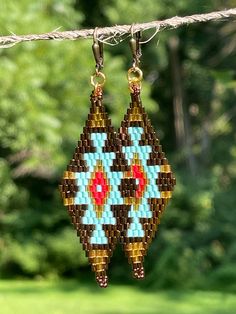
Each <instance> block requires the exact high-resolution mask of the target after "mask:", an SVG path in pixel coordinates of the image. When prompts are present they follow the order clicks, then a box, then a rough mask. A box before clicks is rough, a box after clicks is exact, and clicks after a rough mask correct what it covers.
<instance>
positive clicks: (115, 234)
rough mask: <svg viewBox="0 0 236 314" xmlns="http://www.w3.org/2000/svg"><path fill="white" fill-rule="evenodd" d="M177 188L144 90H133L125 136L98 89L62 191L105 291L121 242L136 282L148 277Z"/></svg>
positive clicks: (123, 128) (126, 117) (124, 122)
mask: <svg viewBox="0 0 236 314" xmlns="http://www.w3.org/2000/svg"><path fill="white" fill-rule="evenodd" d="M175 183H176V182H175V178H174V176H173V173H172V172H171V168H170V165H169V164H168V161H167V159H166V158H165V154H164V153H163V152H162V147H161V145H160V144H159V140H158V139H157V136H156V134H155V131H154V130H153V128H152V126H151V123H150V121H149V119H148V118H147V115H146V113H145V111H144V108H143V107H142V103H141V100H140V89H139V87H138V86H134V88H133V92H132V93H131V103H130V107H129V109H128V111H127V114H126V115H125V117H124V120H123V122H122V124H121V127H120V129H119V132H115V131H114V129H113V127H112V126H111V121H110V119H108V116H107V114H106V112H105V109H104V106H103V102H102V90H101V89H96V90H95V91H94V92H93V93H92V95H91V108H90V113H89V115H88V119H87V121H86V125H85V127H84V130H83V133H82V134H81V136H80V141H79V142H78V146H77V147H76V150H75V153H74V155H73V158H72V159H71V161H70V163H69V165H68V167H67V171H66V172H65V174H64V177H63V180H62V184H61V185H60V191H61V195H62V198H63V200H64V204H65V205H66V206H67V208H68V212H69V215H70V216H71V219H72V223H73V225H74V227H75V229H76V230H77V234H78V236H79V237H80V241H81V243H82V245H83V248H84V250H85V251H86V255H87V257H88V259H89V262H90V264H91V266H92V270H93V271H94V272H95V274H96V280H97V282H98V284H99V285H100V286H101V287H106V286H107V282H108V278H107V273H106V272H107V268H108V264H109V261H110V258H111V256H112V253H113V250H114V248H115V245H116V243H117V240H118V239H119V240H120V242H121V243H122V245H123V249H124V251H125V254H126V256H127V257H128V261H129V263H130V264H131V265H132V268H133V275H134V277H136V278H143V277H144V267H143V261H144V256H145V255H146V253H147V249H148V247H149V245H150V243H151V241H152V239H153V237H154V235H155V232H156V230H157V226H158V224H159V223H160V217H161V214H162V213H163V210H164V208H165V207H166V205H167V203H168V201H169V199H170V197H171V194H172V191H173V188H174V185H175Z"/></svg>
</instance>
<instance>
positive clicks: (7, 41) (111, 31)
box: [0, 8, 236, 48]
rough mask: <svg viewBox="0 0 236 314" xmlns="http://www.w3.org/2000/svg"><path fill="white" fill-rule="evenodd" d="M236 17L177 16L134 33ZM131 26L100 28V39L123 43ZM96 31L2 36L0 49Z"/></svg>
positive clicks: (222, 13)
mask: <svg viewBox="0 0 236 314" xmlns="http://www.w3.org/2000/svg"><path fill="white" fill-rule="evenodd" d="M235 16H236V8H234V9H229V10H223V11H216V12H211V13H207V14H194V15H190V16H184V17H179V16H175V17H172V18H169V19H166V20H162V21H152V22H148V23H141V24H134V25H133V33H136V32H138V31H145V30H149V29H156V32H155V34H157V33H158V32H160V31H162V30H164V29H174V28H178V27H180V26H182V25H189V24H194V23H200V22H208V21H218V20H224V19H228V18H230V17H235ZM130 29H131V25H115V26H112V27H102V28H98V30H97V36H98V39H99V40H100V41H102V42H104V43H108V44H109V41H110V40H113V42H114V44H118V43H119V42H120V41H122V36H124V35H125V34H129V33H130ZM93 34H94V29H82V30H74V31H64V32H58V31H53V32H50V33H44V34H29V35H10V36H0V48H9V47H12V46H14V45H15V44H18V43H21V42H26V41H36V40H76V39H79V38H91V37H93Z"/></svg>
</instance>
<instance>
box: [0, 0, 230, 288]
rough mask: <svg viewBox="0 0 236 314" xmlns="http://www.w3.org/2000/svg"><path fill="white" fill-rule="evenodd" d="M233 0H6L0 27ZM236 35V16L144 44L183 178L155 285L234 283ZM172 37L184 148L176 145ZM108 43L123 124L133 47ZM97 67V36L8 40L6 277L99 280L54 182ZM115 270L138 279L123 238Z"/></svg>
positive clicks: (1, 226) (151, 97) (151, 86)
mask: <svg viewBox="0 0 236 314" xmlns="http://www.w3.org/2000/svg"><path fill="white" fill-rule="evenodd" d="M144 2H145V4H144ZM234 6H236V2H235V0H231V1H220V0H217V1H213V0H211V1H207V2H206V1H202V0H200V1H195V0H190V1H183V0H182V1H178V2H177V1H168V0H163V1H157V0H145V1H142V0H136V1H135V2H132V1H129V0H121V1H115V0H111V1H107V0H104V1H102V0H99V1H96V2H94V1H92V0H86V1H84V0H81V1H79V0H78V1H75V0H61V1H54V0H40V1H30V0H21V1H14V0H9V1H1V3H0V33H1V34H2V35H4V34H5V35H7V34H9V32H12V33H16V34H23V33H25V34H26V33H41V32H48V31H52V30H55V29H57V28H58V27H60V30H68V29H76V28H81V27H94V26H102V25H112V24H122V23H133V22H146V21H151V20H155V19H162V18H167V17H171V16H174V15H187V14H194V13H204V12H210V11H213V10H218V9H224V8H230V7H234ZM235 34H236V26H235V23H233V22H232V21H225V22H220V23H207V24H198V25H191V26H188V27H182V28H179V29H178V30H171V31H165V32H162V33H160V34H159V35H158V38H155V39H153V40H152V41H151V42H149V43H148V44H146V45H143V57H142V68H143V70H144V76H145V78H146V80H145V82H144V83H143V95H142V99H143V103H144V105H145V108H146V110H147V112H148V113H149V116H150V118H151V120H152V123H153V125H154V126H155V128H156V129H157V132H158V135H159V137H160V139H161V143H162V145H163V148H164V151H165V152H166V154H167V156H168V159H169V160H170V162H171V164H172V165H173V169H174V171H175V174H176V177H177V183H178V184H177V186H176V190H175V193H174V196H173V200H172V202H171V203H170V205H169V206H168V208H167V210H166V213H165V215H164V216H163V219H162V224H161V226H160V228H159V229H160V231H159V233H158V235H157V237H156V239H155V240H154V242H153V243H152V246H151V248H150V250H149V255H148V257H147V259H146V269H147V279H146V281H145V282H144V285H146V286H147V287H152V288H165V287H184V288H187V287H201V288H206V289H207V288H211V289H213V288H214V289H227V290H236V268H235V262H236V229H235V225H236V210H235V203H236V202H235V201H236V196H235V189H236V141H235V140H236V127H235V125H236V106H235V98H236V70H235V69H236V35H235ZM149 35H150V33H145V34H144V37H145V38H148V36H149ZM157 40H158V44H157ZM173 40H174V41H175V42H179V46H178V49H177V52H176V56H177V58H178V62H179V69H180V72H181V73H180V78H181V80H180V79H179V84H180V87H181V91H182V94H183V109H184V114H185V119H186V123H187V126H188V127H187V129H186V132H187V134H188V139H189V141H190V142H188V145H187V146H185V145H182V146H180V145H177V143H176V130H175V119H176V117H175V116H174V110H173V99H174V96H175V95H174V82H173V74H172V70H173V69H172V61H171V48H170V47H171V42H173ZM105 50H106V51H105V69H104V72H105V74H106V76H107V83H106V95H105V104H106V107H107V110H108V112H109V114H110V116H111V118H112V121H113V124H114V125H115V126H116V127H118V126H119V123H120V121H121V119H122V117H123V115H124V113H125V110H126V108H127V106H128V103H129V95H128V89H127V82H126V71H127V69H128V67H129V66H130V64H131V53H130V51H129V47H128V41H124V42H122V43H121V44H120V45H118V46H115V47H109V46H105ZM93 71H94V60H93V56H92V50H91V40H79V41H72V42H71V41H64V42H62V41H58V42H57V41H53V42H32V43H25V44H20V45H16V46H14V47H12V48H10V49H1V50H0V188H1V192H0V278H18V277H30V278H57V277H61V276H63V277H76V278H80V279H81V280H82V279H84V278H87V277H89V278H91V275H90V269H89V266H88V264H87V260H86V259H85V257H84V253H83V251H82V249H81V246H80V244H79V240H78V239H77V238H76V237H75V232H74V230H73V228H72V226H71V225H70V220H69V217H68V215H67V213H66V210H65V208H64V207H63V205H62V202H61V199H60V196H59V193H58V189H57V186H58V183H59V182H60V178H61V175H62V173H63V171H64V169H65V167H66V164H67V163H68V160H69V159H70V158H71V156H72V154H73V151H74V147H75V143H76V141H77V140H78V138H79V134H80V132H81V130H82V127H83V124H84V121H85V119H86V117H87V114H88V110H89V95H90V92H91V86H90V84H89V78H90V75H91V74H92V72H93ZM110 273H111V274H112V280H113V281H116V282H119V281H122V282H132V281H131V279H130V277H131V276H130V275H129V266H128V265H127V262H126V260H125V258H124V257H123V253H122V251H121V249H120V248H117V251H116V252H115V256H114V258H113V259H112V263H111V267H110ZM127 274H128V275H127ZM86 280H90V279H86Z"/></svg>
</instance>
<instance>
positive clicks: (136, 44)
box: [129, 23, 142, 68]
mask: <svg viewBox="0 0 236 314" xmlns="http://www.w3.org/2000/svg"><path fill="white" fill-rule="evenodd" d="M134 25H135V24H134V23H133V24H132V25H131V27H130V34H131V39H130V42H129V43H130V48H131V52H132V55H133V68H135V67H138V66H139V64H140V58H141V56H142V52H141V45H140V44H141V42H140V39H141V31H138V32H136V33H135V32H134ZM134 37H135V38H134Z"/></svg>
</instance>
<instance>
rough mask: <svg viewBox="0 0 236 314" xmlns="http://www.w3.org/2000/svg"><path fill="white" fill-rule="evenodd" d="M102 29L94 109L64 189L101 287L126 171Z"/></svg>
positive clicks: (96, 47) (96, 45) (93, 78)
mask: <svg viewBox="0 0 236 314" xmlns="http://www.w3.org/2000/svg"><path fill="white" fill-rule="evenodd" d="M96 32H97V30H96V29H95V32H94V43H93V46H92V48H93V53H94V57H95V60H96V72H95V74H94V75H93V76H91V83H92V85H93V86H94V90H93V92H92V95H91V98H90V101H91V108H90V113H89V115H88V119H87V121H86V125H85V127H84V129H83V133H82V134H81V136H80V141H79V142H78V146H77V147H76V149H75V153H74V155H73V158H72V159H71V161H70V163H69V165H68V167H67V171H65V173H64V177H63V180H62V184H61V185H60V191H61V195H62V198H63V200H64V205H65V206H67V209H68V213H69V215H70V216H71V219H72V223H73V225H74V227H75V229H76V230H77V234H78V236H79V237H80V242H81V243H82V245H83V249H84V250H85V251H86V256H87V257H88V259H89V262H90V264H91V266H92V270H93V271H94V272H95V275H96V280H97V282H98V284H99V286H100V287H106V286H107V284H108V277H107V273H106V271H107V268H108V263H109V260H110V257H111V256H112V252H113V250H114V248H115V245H116V242H117V235H118V230H117V218H116V215H115V211H114V206H115V205H117V204H118V205H119V204H122V198H121V196H120V192H119V190H118V186H119V183H120V179H121V175H122V174H121V172H114V171H112V165H113V161H114V159H115V158H116V153H115V152H116V151H117V149H116V138H115V132H114V129H113V127H112V125H111V120H110V119H109V118H108V115H107V113H106V112H105V109H104V106H103V85H104V83H105V75H104V74H103V73H102V72H101V69H102V67H103V47H102V43H101V42H98V40H97V37H96Z"/></svg>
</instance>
